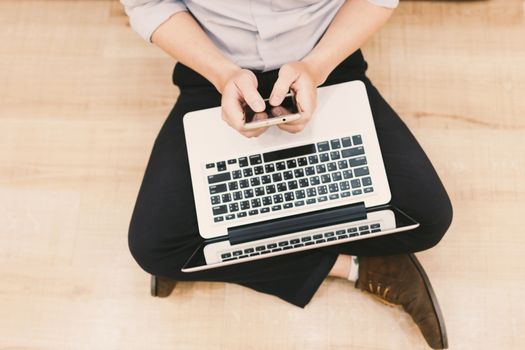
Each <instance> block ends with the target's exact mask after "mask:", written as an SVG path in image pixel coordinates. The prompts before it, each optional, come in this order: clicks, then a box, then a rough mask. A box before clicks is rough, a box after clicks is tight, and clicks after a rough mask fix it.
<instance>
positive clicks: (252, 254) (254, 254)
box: [250, 252, 259, 256]
mask: <svg viewBox="0 0 525 350" xmlns="http://www.w3.org/2000/svg"><path fill="white" fill-rule="evenodd" d="M256 255H259V253H257V252H255V253H251V254H250V256H256Z"/></svg>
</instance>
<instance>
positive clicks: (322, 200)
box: [317, 196, 328, 202]
mask: <svg viewBox="0 0 525 350" xmlns="http://www.w3.org/2000/svg"><path fill="white" fill-rule="evenodd" d="M327 200H328V197H327V196H321V197H319V198H317V201H318V202H326V201H327Z"/></svg>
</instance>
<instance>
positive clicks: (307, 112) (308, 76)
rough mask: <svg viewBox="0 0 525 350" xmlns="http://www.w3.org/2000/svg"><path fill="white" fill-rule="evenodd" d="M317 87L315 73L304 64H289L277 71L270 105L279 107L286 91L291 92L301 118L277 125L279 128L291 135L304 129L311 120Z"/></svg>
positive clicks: (315, 104)
mask: <svg viewBox="0 0 525 350" xmlns="http://www.w3.org/2000/svg"><path fill="white" fill-rule="evenodd" d="M317 85H318V79H317V77H316V74H315V72H314V71H313V70H312V69H311V67H310V66H309V65H308V64H306V63H305V62H299V61H294V62H290V63H287V64H285V65H283V66H282V67H281V69H279V78H277V81H276V82H275V84H274V86H273V90H272V93H271V95H270V104H271V105H272V106H278V105H280V104H281V103H282V102H283V100H284V97H285V96H286V94H287V93H288V91H289V90H292V92H293V93H294V94H295V100H296V101H297V107H298V109H299V112H300V113H301V118H299V119H297V120H294V121H293V122H289V123H283V124H279V125H278V126H279V128H281V129H283V130H286V131H288V132H291V133H298V132H299V131H301V130H303V129H304V127H305V126H306V123H308V122H309V121H310V119H312V115H313V113H314V110H315V107H316V106H317Z"/></svg>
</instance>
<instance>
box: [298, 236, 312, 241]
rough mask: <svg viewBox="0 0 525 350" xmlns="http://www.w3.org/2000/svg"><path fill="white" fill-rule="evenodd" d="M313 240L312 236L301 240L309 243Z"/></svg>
mask: <svg viewBox="0 0 525 350" xmlns="http://www.w3.org/2000/svg"><path fill="white" fill-rule="evenodd" d="M311 240H312V237H310V236H306V237H302V238H301V242H308V241H311Z"/></svg>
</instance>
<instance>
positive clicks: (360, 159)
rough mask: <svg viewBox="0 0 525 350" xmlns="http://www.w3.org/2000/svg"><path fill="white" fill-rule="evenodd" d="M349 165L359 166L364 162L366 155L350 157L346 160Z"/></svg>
mask: <svg viewBox="0 0 525 350" xmlns="http://www.w3.org/2000/svg"><path fill="white" fill-rule="evenodd" d="M348 162H349V163H350V166H351V167H356V166H361V165H365V164H366V157H357V158H352V159H350V160H349V161H348Z"/></svg>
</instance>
